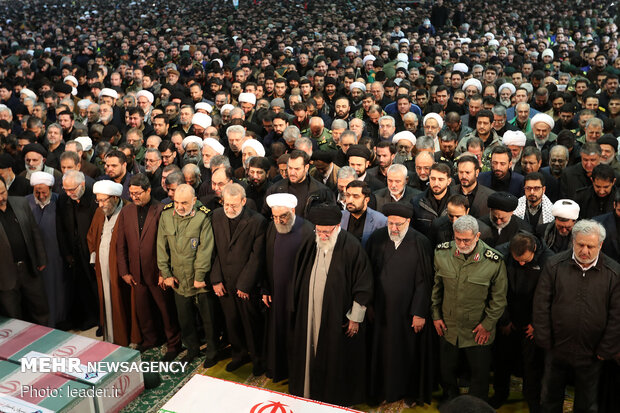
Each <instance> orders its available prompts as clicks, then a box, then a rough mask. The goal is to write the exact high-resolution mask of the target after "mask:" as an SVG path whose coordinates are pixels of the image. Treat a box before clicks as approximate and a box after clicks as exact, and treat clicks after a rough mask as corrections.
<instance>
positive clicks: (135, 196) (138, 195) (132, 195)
mask: <svg viewBox="0 0 620 413" xmlns="http://www.w3.org/2000/svg"><path fill="white" fill-rule="evenodd" d="M145 192H146V191H140V192H129V196H130V197H131V198H138V197H141V196H142V194H143V193H145Z"/></svg>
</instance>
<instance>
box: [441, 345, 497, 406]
mask: <svg viewBox="0 0 620 413" xmlns="http://www.w3.org/2000/svg"><path fill="white" fill-rule="evenodd" d="M459 352H463V354H464V355H465V358H466V359H467V363H468V365H469V369H470V371H471V381H470V385H469V394H470V395H472V396H476V397H478V398H480V399H482V400H486V399H487V398H488V396H489V371H490V369H491V346H478V345H476V346H472V347H465V348H461V349H460V348H458V347H457V346H454V345H452V344H450V343H448V341H446V339H445V338H441V339H440V346H439V368H440V371H441V380H442V383H443V385H444V386H445V388H444V395H445V396H446V397H447V398H448V399H452V398H454V397H457V396H458V395H459V389H458V386H457V377H458V364H459Z"/></svg>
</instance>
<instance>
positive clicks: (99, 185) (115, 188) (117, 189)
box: [93, 179, 123, 196]
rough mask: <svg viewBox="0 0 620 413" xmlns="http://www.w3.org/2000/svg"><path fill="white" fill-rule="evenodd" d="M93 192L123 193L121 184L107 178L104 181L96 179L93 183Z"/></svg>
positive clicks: (118, 194) (105, 193)
mask: <svg viewBox="0 0 620 413" xmlns="http://www.w3.org/2000/svg"><path fill="white" fill-rule="evenodd" d="M93 194H102V195H109V196H121V195H122V194H123V185H121V184H117V183H116V182H114V181H109V180H107V179H106V180H104V181H97V182H95V184H94V185H93Z"/></svg>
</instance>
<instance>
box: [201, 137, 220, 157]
mask: <svg viewBox="0 0 620 413" xmlns="http://www.w3.org/2000/svg"><path fill="white" fill-rule="evenodd" d="M202 143H203V145H207V146H208V147H209V148H211V149H213V150H214V151H215V152H217V153H218V154H219V155H224V145H222V144H221V143H219V142H218V141H217V140H216V139H213V138H206V139H205V140H204V141H202Z"/></svg>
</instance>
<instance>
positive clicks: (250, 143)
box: [241, 139, 265, 156]
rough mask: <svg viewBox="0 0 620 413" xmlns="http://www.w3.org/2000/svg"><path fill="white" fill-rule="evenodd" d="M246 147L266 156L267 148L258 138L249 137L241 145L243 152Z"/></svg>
mask: <svg viewBox="0 0 620 413" xmlns="http://www.w3.org/2000/svg"><path fill="white" fill-rule="evenodd" d="M245 148H252V149H254V150H255V151H256V154H257V155H258V156H265V148H264V147H263V145H262V144H261V143H260V142H259V141H257V140H256V139H248V140H247V141H245V142H243V145H241V152H243V150H244V149H245Z"/></svg>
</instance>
